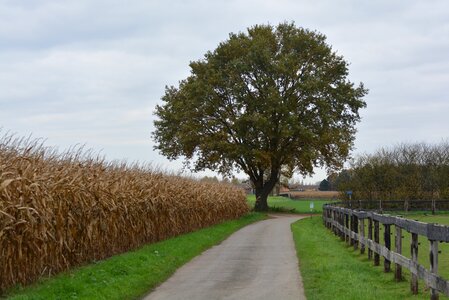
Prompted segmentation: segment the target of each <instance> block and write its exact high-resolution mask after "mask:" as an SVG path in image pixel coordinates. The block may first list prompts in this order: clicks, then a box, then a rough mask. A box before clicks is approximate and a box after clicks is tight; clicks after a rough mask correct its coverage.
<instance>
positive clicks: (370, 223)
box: [368, 217, 373, 259]
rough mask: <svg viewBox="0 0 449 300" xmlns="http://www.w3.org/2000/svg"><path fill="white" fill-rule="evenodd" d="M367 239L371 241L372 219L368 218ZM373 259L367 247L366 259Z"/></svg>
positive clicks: (371, 252)
mask: <svg viewBox="0 0 449 300" xmlns="http://www.w3.org/2000/svg"><path fill="white" fill-rule="evenodd" d="M368 239H369V240H371V241H372V240H373V219H372V218H370V217H368ZM371 258H373V250H371V248H369V247H368V259H371Z"/></svg>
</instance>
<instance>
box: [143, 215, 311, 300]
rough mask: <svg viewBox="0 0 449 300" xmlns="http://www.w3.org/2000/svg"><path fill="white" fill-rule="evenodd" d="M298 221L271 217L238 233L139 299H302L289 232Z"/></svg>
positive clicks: (289, 218) (296, 260) (294, 217)
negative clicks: (291, 226)
mask: <svg viewBox="0 0 449 300" xmlns="http://www.w3.org/2000/svg"><path fill="white" fill-rule="evenodd" d="M301 218H302V217H301V216H292V215H288V216H287V215H284V216H282V215H274V216H273V218H271V219H268V220H264V221H260V222H257V223H254V224H251V225H249V226H246V227H244V228H242V229H240V230H239V231H237V232H235V233H234V234H232V235H231V236H230V237H229V238H228V239H226V240H225V241H223V242H222V243H221V244H219V245H217V246H214V247H212V248H211V249H209V250H207V251H205V252H204V253H202V254H201V255H199V256H198V257H196V258H194V259H193V260H192V261H190V262H189V263H187V264H186V265H184V266H183V267H181V268H180V269H178V270H177V271H176V273H175V274H174V275H173V276H172V277H170V278H169V279H168V280H167V281H166V282H164V283H163V284H162V285H160V286H159V287H157V288H156V289H155V290H154V291H153V292H152V293H151V294H149V295H147V296H146V297H145V298H144V299H145V300H159V299H160V300H162V299H164V300H178V299H179V300H181V299H182V300H186V299H192V300H193V299H194V300H203V299H204V300H222V299H239V300H240V299H245V300H251V299H267V300H268V299H279V300H280V299H283V300H289V299H295V300H298V299H306V298H305V296H304V290H303V286H302V280H301V275H300V273H299V270H298V259H297V257H296V251H295V246H294V242H293V236H292V233H291V230H290V224H291V223H293V222H295V221H296V220H299V219H301Z"/></svg>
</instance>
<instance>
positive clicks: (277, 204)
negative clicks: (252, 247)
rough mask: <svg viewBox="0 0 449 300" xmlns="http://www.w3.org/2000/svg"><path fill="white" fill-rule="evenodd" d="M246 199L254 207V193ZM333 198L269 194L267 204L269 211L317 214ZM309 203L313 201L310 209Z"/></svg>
mask: <svg viewBox="0 0 449 300" xmlns="http://www.w3.org/2000/svg"><path fill="white" fill-rule="evenodd" d="M247 200H248V203H249V205H251V207H254V203H255V202H256V196H255V195H248V196H247ZM332 201H335V200H331V199H300V200H292V199H289V198H287V197H279V196H269V197H268V206H269V207H270V210H271V211H280V212H291V213H298V214H310V213H314V214H318V213H322V212H323V205H324V204H326V203H330V202H332ZM310 203H313V206H314V208H313V209H310Z"/></svg>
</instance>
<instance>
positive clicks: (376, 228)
mask: <svg viewBox="0 0 449 300" xmlns="http://www.w3.org/2000/svg"><path fill="white" fill-rule="evenodd" d="M374 242H375V243H376V244H379V221H376V220H374ZM374 265H375V266H378V265H380V255H379V253H377V252H376V251H374Z"/></svg>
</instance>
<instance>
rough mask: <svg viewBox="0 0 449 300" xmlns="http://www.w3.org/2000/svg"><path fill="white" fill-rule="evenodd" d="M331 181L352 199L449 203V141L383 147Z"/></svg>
mask: <svg viewBox="0 0 449 300" xmlns="http://www.w3.org/2000/svg"><path fill="white" fill-rule="evenodd" d="M327 180H328V181H329V182H330V185H331V186H332V187H333V188H336V189H337V190H339V191H341V192H342V193H345V192H346V191H352V199H360V200H421V199H422V200H438V199H445V200H449V142H447V141H446V142H441V143H439V144H426V143H415V144H399V145H397V146H395V147H392V148H381V149H379V150H378V151H377V152H376V153H374V154H365V155H360V156H358V157H356V158H355V159H353V161H352V162H351V166H350V168H349V169H345V170H343V171H341V172H340V173H338V174H332V175H330V176H329V177H328V179H327Z"/></svg>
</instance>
